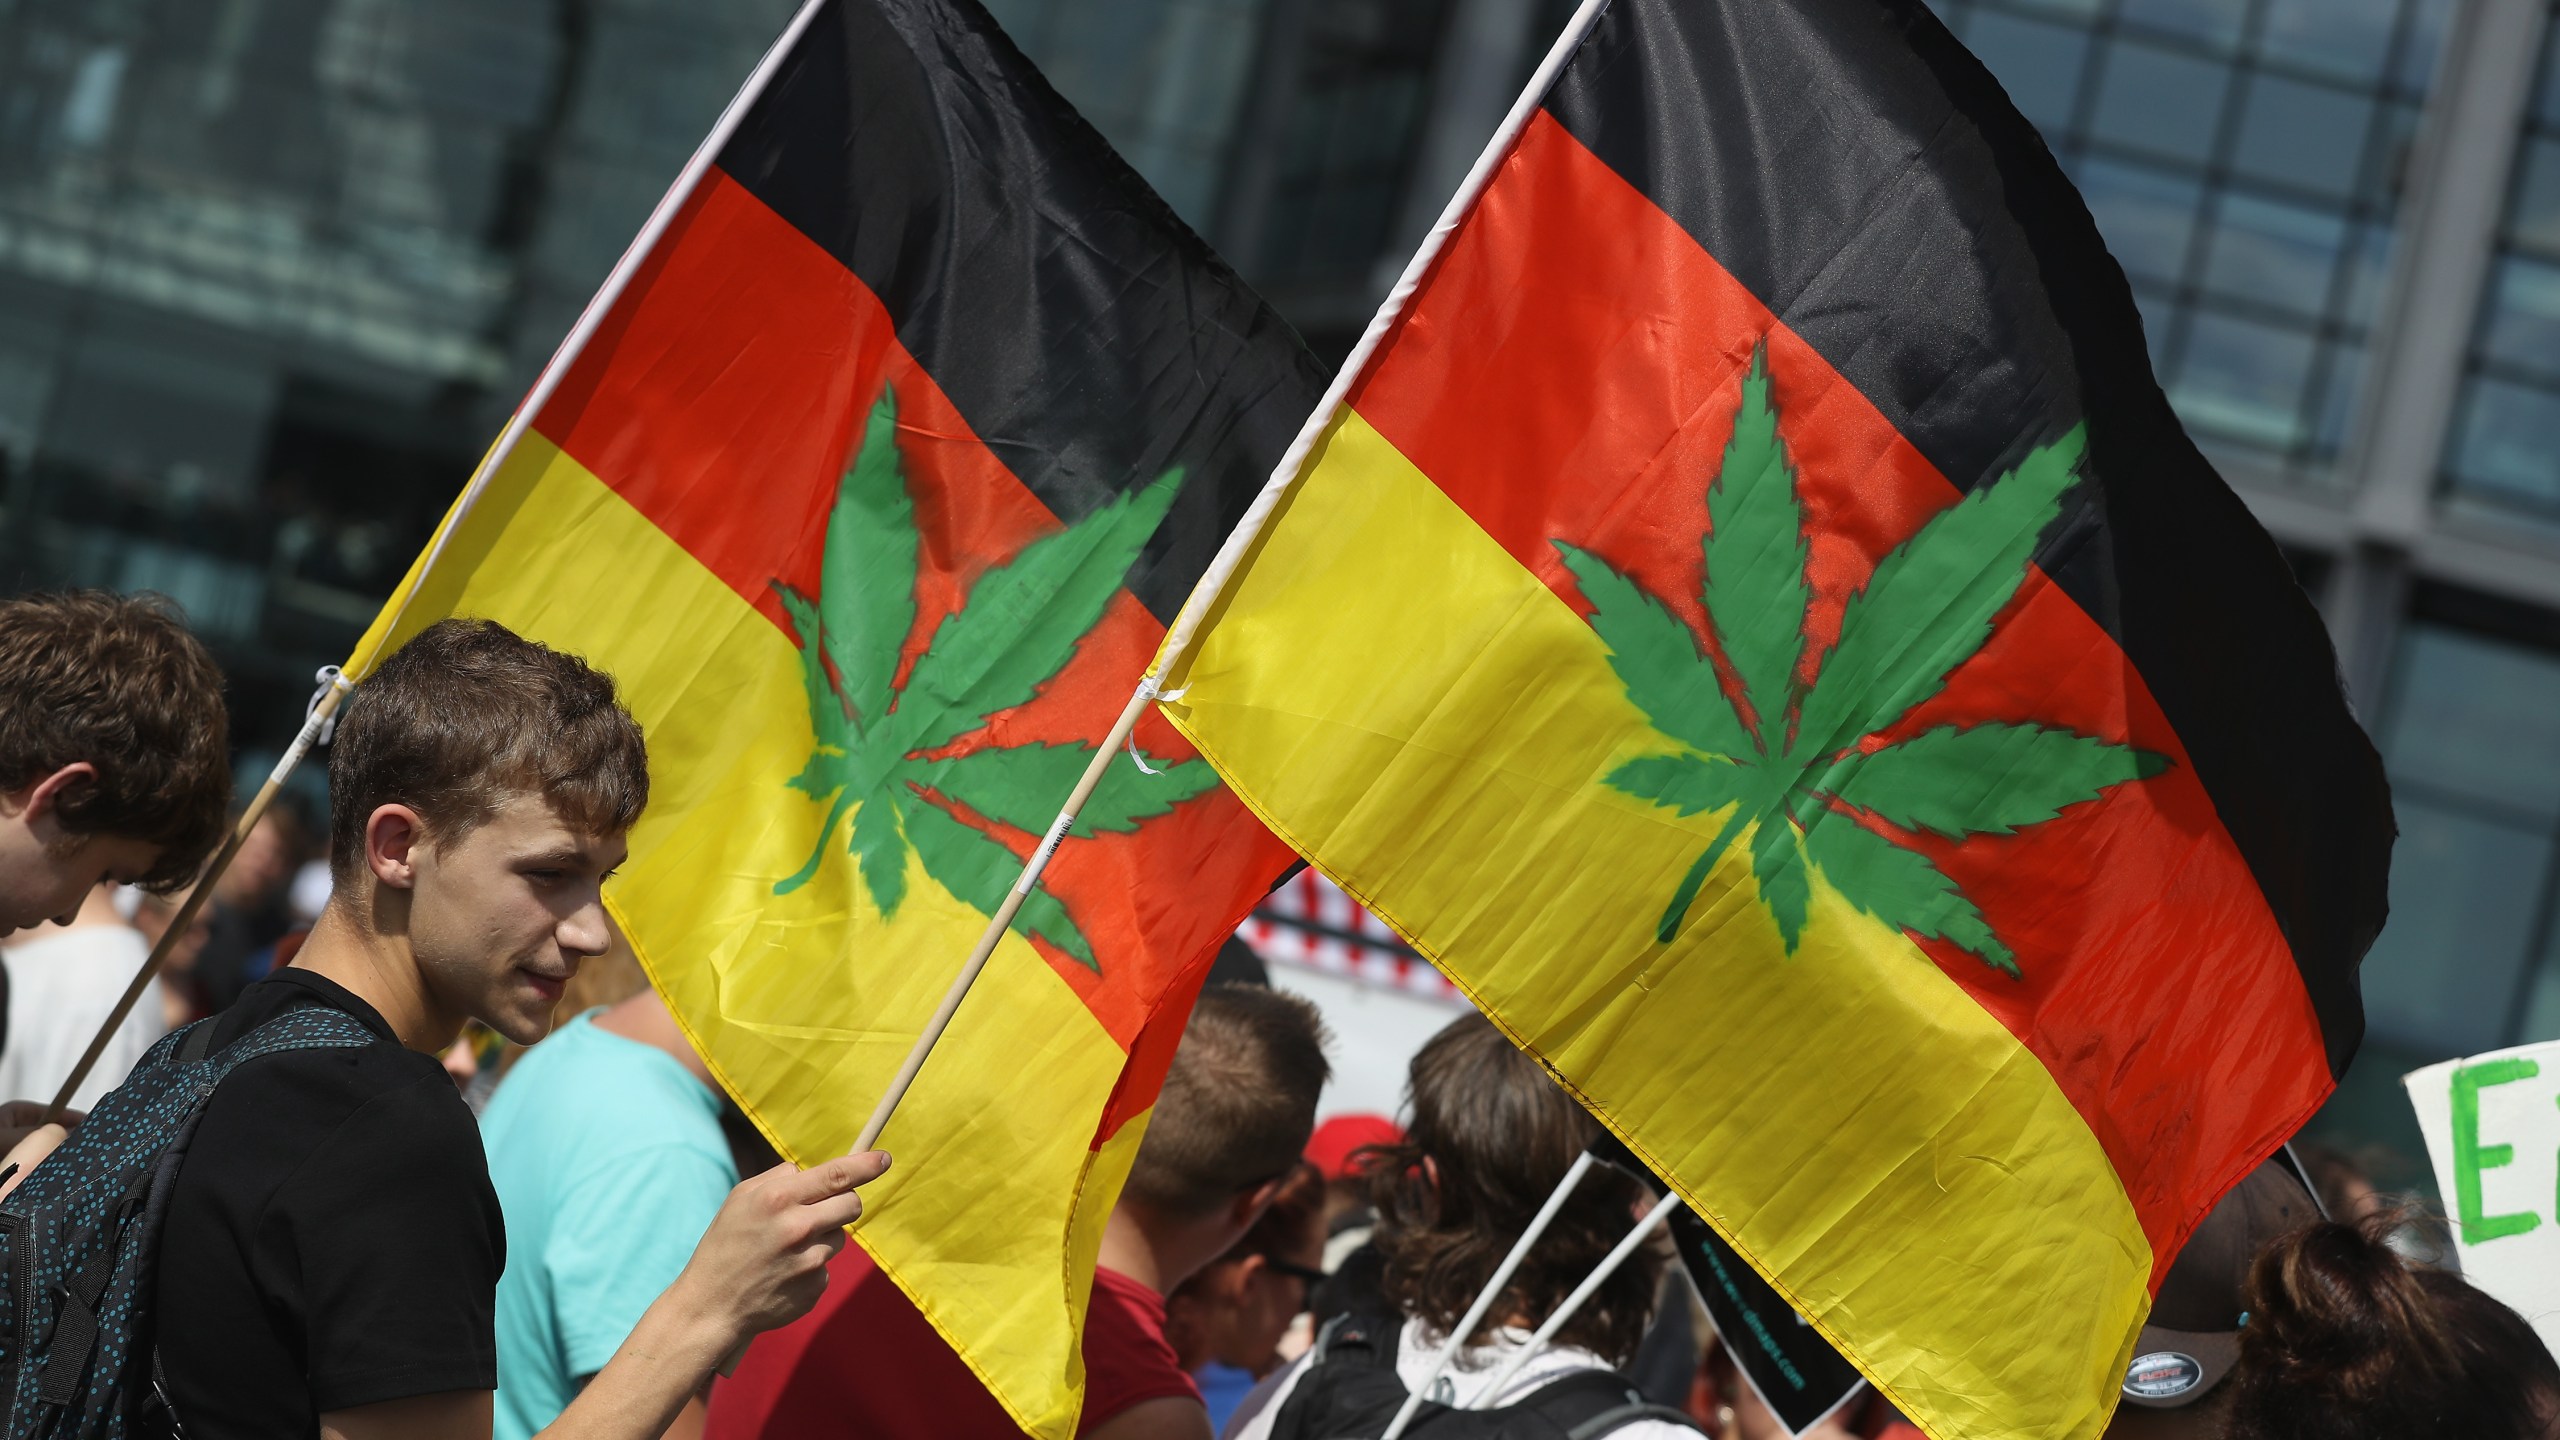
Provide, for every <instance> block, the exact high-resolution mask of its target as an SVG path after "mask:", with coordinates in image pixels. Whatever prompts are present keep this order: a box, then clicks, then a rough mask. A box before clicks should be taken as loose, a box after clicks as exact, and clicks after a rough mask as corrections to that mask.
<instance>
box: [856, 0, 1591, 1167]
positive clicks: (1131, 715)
mask: <svg viewBox="0 0 2560 1440" xmlns="http://www.w3.org/2000/svg"><path fill="white" fill-rule="evenodd" d="M1608 8H1609V0H1582V4H1581V5H1580V7H1579V8H1577V9H1576V10H1575V11H1574V12H1573V18H1572V19H1571V20H1569V21H1567V22H1566V24H1565V27H1564V31H1563V33H1562V34H1559V35H1558V36H1556V42H1555V44H1554V45H1552V46H1550V47H1548V50H1547V55H1546V58H1545V59H1544V60H1542V61H1540V62H1539V64H1538V68H1537V70H1536V72H1535V73H1533V74H1532V75H1531V76H1530V77H1529V83H1528V84H1527V85H1526V86H1525V87H1523V88H1522V90H1521V92H1520V97H1519V98H1518V99H1516V100H1514V101H1512V102H1511V111H1510V113H1509V114H1507V115H1505V116H1503V117H1502V124H1501V126H1500V128H1498V129H1496V130H1495V131H1494V132H1493V138H1492V139H1491V140H1489V141H1487V142H1485V147H1484V150H1483V152H1482V153H1480V154H1479V155H1477V156H1476V163H1475V164H1474V165H1473V166H1472V167H1470V168H1469V169H1468V171H1467V177H1466V179H1465V180H1464V181H1463V182H1461V183H1460V184H1459V186H1458V191H1457V193H1456V194H1454V195H1452V196H1450V197H1449V203H1448V205H1447V206H1445V207H1444V208H1443V209H1442V210H1441V212H1440V219H1439V222H1438V223H1437V224H1434V225H1433V226H1432V227H1431V233H1430V234H1429V235H1427V236H1425V237H1424V238H1423V241H1422V247H1421V248H1420V249H1418V250H1416V251H1414V252H1413V258H1412V259H1411V260H1408V261H1406V262H1405V267H1404V273H1403V274H1402V275H1400V276H1398V277H1397V278H1396V283H1395V288H1394V289H1392V290H1389V291H1388V292H1387V298H1386V301H1385V303H1383V304H1381V305H1380V306H1379V307H1378V313H1377V314H1375V315H1373V316H1371V317H1370V319H1369V328H1368V329H1367V330H1366V331H1364V332H1362V334H1361V336H1360V343H1359V344H1358V345H1356V346H1353V347H1352V350H1351V354H1350V356H1349V358H1347V359H1345V360H1344V361H1343V362H1342V369H1341V370H1340V371H1339V372H1337V373H1336V374H1335V375H1334V377H1333V383H1332V384H1330V385H1328V386H1326V387H1325V392H1324V395H1323V397H1322V398H1320V399H1319V400H1317V402H1316V408H1315V409H1314V411H1313V412H1312V413H1310V414H1309V415H1308V416H1307V421H1306V423H1305V424H1304V425H1301V426H1300V427H1298V433H1297V435H1296V437H1295V438H1293V439H1292V440H1291V441H1290V442H1289V448H1288V449H1287V450H1286V451H1284V452H1282V454H1281V456H1280V463H1279V464H1278V465H1276V466H1274V467H1273V468H1272V471H1271V478H1270V479H1269V480H1267V481H1265V482H1264V483H1263V487H1262V490H1261V491H1260V493H1258V494H1256V495H1255V496H1254V498H1253V503H1252V505H1250V506H1249V507H1247V508H1246V510H1245V513H1244V517H1243V518H1242V519H1241V520H1239V521H1237V522H1236V528H1235V529H1234V530H1232V531H1230V532H1229V533H1228V535H1227V540H1226V543H1225V544H1224V545H1221V546H1220V547H1218V553H1217V555H1216V556H1215V557H1213V558H1212V559H1211V560H1210V562H1209V568H1208V569H1206V570H1204V571H1202V572H1201V575H1200V579H1199V582H1198V583H1197V584H1195V585H1193V586H1192V588H1191V595H1190V598H1189V599H1187V600H1185V601H1183V603H1182V610H1181V612H1180V613H1179V614H1177V615H1175V616H1174V619H1173V624H1172V626H1171V627H1170V628H1168V629H1167V630H1166V631H1165V637H1164V644H1163V645H1162V646H1161V647H1160V648H1158V650H1157V651H1156V659H1155V663H1154V664H1153V665H1152V666H1150V667H1149V670H1148V673H1147V676H1146V678H1145V679H1143V680H1141V681H1140V682H1139V683H1138V688H1137V690H1136V692H1135V693H1133V694H1131V695H1130V697H1129V703H1128V705H1127V706H1126V707H1125V708H1123V709H1122V711H1121V713H1120V718H1119V720H1118V721H1117V722H1116V723H1114V724H1113V726H1112V728H1111V733H1110V736H1109V738H1107V739H1106V740H1104V741H1103V743H1102V745H1101V747H1100V748H1098V749H1096V750H1095V751H1094V752H1093V759H1092V761H1091V763H1089V764H1087V765H1086V766H1085V772H1084V774H1083V776H1082V777H1081V778H1079V779H1078V780H1077V781H1076V787H1075V792H1074V793H1073V794H1072V795H1071V796H1070V797H1069V798H1068V800H1067V804H1066V807H1065V808H1064V809H1062V810H1060V811H1059V812H1058V818H1057V819H1056V820H1054V821H1052V822H1051V823H1050V826H1049V829H1048V831H1047V834H1046V836H1045V837H1044V838H1043V839H1042V840H1041V842H1040V845H1039V848H1037V849H1035V850H1033V851H1032V852H1031V858H1030V859H1029V860H1028V861H1027V862H1025V863H1024V865H1023V867H1022V878H1021V879H1020V880H1019V881H1017V882H1015V884H1014V887H1013V892H1012V893H1011V894H1010V895H1008V896H1006V897H1005V903H1004V904H1003V906H1002V907H1000V908H999V909H998V911H997V913H996V914H995V915H993V916H990V917H989V918H988V921H987V927H986V930H985V931H984V933H982V934H981V935H980V936H979V937H978V943H977V945H976V946H975V947H973V948H972V949H971V950H970V952H969V958H968V959H967V961H966V962H964V963H963V964H962V966H961V968H960V973H959V974H958V975H957V976H956V977H954V978H953V980H952V982H951V986H950V988H949V989H948V990H946V991H945V992H944V993H943V997H942V1003H941V1005H940V1006H939V1007H937V1008H936V1009H935V1011H934V1013H933V1018H932V1019H931V1020H930V1021H928V1022H927V1023H926V1025H925V1028H924V1031H923V1033H922V1034H920V1035H918V1036H917V1037H916V1042H915V1045H914V1046H913V1047H912V1048H911V1049H909V1050H908V1052H907V1058H906V1063H905V1064H903V1065H901V1066H900V1067H899V1069H898V1074H897V1078H896V1079H894V1080H892V1081H891V1082H890V1084H889V1088H888V1090H887V1091H886V1092H885V1093H884V1094H882V1095H881V1097H880V1103H879V1105H878V1106H876V1107H875V1108H874V1109H873V1110H872V1112H871V1118H870V1120H869V1121H867V1122H866V1123H865V1124H864V1125H863V1127H862V1134H861V1138H859V1139H858V1140H856V1141H855V1142H854V1147H853V1148H854V1150H855V1151H856V1152H857V1153H859V1152H861V1151H863V1150H867V1149H870V1148H871V1147H872V1145H874V1144H875V1143H877V1142H878V1141H879V1139H880V1132H881V1131H882V1130H883V1129H885V1128H886V1127H887V1126H888V1123H889V1117H890V1115H892V1114H893V1113H895V1112H896V1110H897V1108H898V1102H899V1101H900V1100H901V1099H903V1098H905V1096H906V1093H907V1088H908V1086H910V1085H912V1084H913V1083H914V1082H915V1077H916V1074H917V1072H919V1071H921V1070H922V1069H923V1068H924V1062H925V1057H926V1056H928V1055H930V1054H932V1053H933V1047H934V1044H935V1042H936V1041H939V1040H940V1039H941V1038H942V1032H943V1031H944V1030H945V1029H947V1028H948V1027H949V1026H950V1024H951V1017H952V1016H954V1015H956V1014H958V1013H959V1010H960V1002H961V1001H962V1000H963V999H965V998H967V996H968V993H969V987H970V986H971V985H972V984H974V983H975V982H976V981H977V978H978V973H979V972H980V971H981V970H984V969H985V968H986V964H987V957H988V956H990V955H992V954H994V953H995V948H996V944H997V942H999V941H1001V940H1002V939H1003V938H1004V931H1005V927H1006V926H1007V925H1009V924H1011V923H1012V922H1013V915H1014V911H1015V910H1017V909H1019V908H1020V907H1021V904H1022V900H1023V897H1025V896H1027V895H1029V894H1030V893H1031V888H1032V887H1033V886H1034V885H1037V884H1038V883H1039V882H1040V872H1041V871H1043V870H1045V869H1046V868H1048V864H1049V857H1050V856H1051V855H1052V854H1054V853H1055V852H1056V850H1057V848H1058V839H1059V837H1060V836H1062V835H1064V834H1066V833H1067V831H1068V830H1069V829H1070V828H1072V827H1073V826H1074V825H1075V822H1076V814H1077V812H1078V811H1080V810H1082V809H1083V808H1084V802H1085V800H1086V798H1087V797H1088V796H1090V795H1092V794H1093V790H1094V787H1095V786H1096V785H1098V784H1100V783H1101V781H1102V776H1103V772H1104V771H1106V770H1108V769H1109V768H1110V766H1111V762H1112V760H1113V759H1114V758H1116V756H1117V753H1118V751H1119V749H1120V747H1121V746H1122V745H1123V744H1124V743H1126V742H1127V741H1128V738H1129V734H1130V731H1131V730H1132V729H1134V728H1135V727H1136V725H1137V723H1138V719H1139V717H1140V716H1141V715H1143V714H1145V713H1146V708H1147V706H1148V705H1150V704H1152V703H1154V702H1155V701H1156V700H1159V699H1170V698H1172V697H1173V696H1175V695H1179V694H1180V693H1181V692H1180V691H1179V690H1168V689H1165V688H1162V682H1163V680H1164V679H1165V678H1166V677H1168V676H1171V675H1173V674H1174V673H1175V671H1176V669H1177V667H1178V666H1179V665H1180V663H1181V661H1182V659H1183V657H1184V656H1185V655H1186V654H1187V653H1188V652H1189V650H1190V648H1191V642H1192V639H1193V638H1194V637H1195V636H1196V635H1197V634H1198V633H1199V629H1200V623H1201V620H1202V619H1203V617H1205V616H1206V615H1207V614H1208V612H1209V611H1210V609H1211V608H1213V607H1214V606H1215V605H1216V604H1217V601H1218V597H1219V596H1220V595H1221V594H1223V593H1224V592H1225V590H1226V587H1227V583H1228V582H1229V581H1230V580H1231V579H1233V578H1234V575H1235V572H1236V568H1237V567H1238V566H1239V565H1241V564H1242V563H1243V561H1244V557H1245V553H1246V552H1247V551H1249V550H1250V549H1252V547H1253V542H1254V541H1255V540H1256V539H1258V538H1260V536H1261V534H1262V531H1263V528H1264V527H1265V526H1267V525H1269V524H1270V523H1271V517H1272V516H1273V515H1274V514H1276V513H1278V511H1279V508H1280V502H1281V500H1282V499H1284V498H1286V496H1287V495H1288V493H1289V491H1290V490H1291V489H1292V488H1293V487H1294V486H1296V484H1297V483H1298V480H1299V478H1300V475H1299V472H1300V471H1301V470H1303V469H1305V468H1306V463H1307V457H1308V456H1309V455H1310V454H1312V453H1313V452H1314V450H1315V447H1316V442H1317V441H1319V440H1321V439H1323V438H1324V432H1325V431H1326V430H1327V429H1328V428H1329V427H1331V425H1332V424H1333V417H1334V415H1335V414H1336V413H1337V412H1339V411H1340V410H1341V409H1342V405H1343V401H1344V400H1345V398H1346V397H1348V396H1349V395H1350V393H1351V387H1352V385H1353V384H1354V383H1356V382H1357V381H1358V380H1359V378H1360V374H1361V372H1362V371H1364V370H1366V369H1367V368H1368V366H1369V362H1370V360H1371V359H1373V358H1375V357H1376V355H1377V353H1378V347H1379V346H1381V345H1383V344H1384V343H1385V342H1386V338H1387V332H1388V331H1390V330H1392V329H1394V328H1395V323H1396V319H1397V317H1399V316H1400V315H1402V314H1403V313H1404V307H1405V306H1406V304H1407V303H1409V302H1410V301H1411V300H1412V299H1413V296H1414V292H1416V291H1418V290H1420V289H1421V288H1422V278H1423V276H1425V275H1426V274H1428V273H1429V272H1430V270H1431V266H1432V264H1433V262H1435V261H1437V260H1438V259H1439V258H1440V253H1441V251H1443V250H1445V249H1447V248H1448V244H1449V237H1450V236H1452V235H1454V234H1456V233H1457V229H1458V226H1459V224H1460V222H1462V221H1464V220H1465V219H1466V218H1467V214H1468V212H1469V211H1471V210H1473V209H1474V208H1475V203H1476V201H1477V200H1478V199H1479V198H1481V197H1482V196H1483V194H1484V192H1485V188H1486V187H1487V186H1488V185H1490V184H1491V183H1492V182H1493V174H1494V172H1495V171H1496V170H1498V169H1500V168H1501V166H1502V162H1503V160H1504V159H1505V158H1507V157H1508V156H1509V155H1510V154H1511V148H1512V146H1513V145H1515V144H1516V143H1518V141H1519V139H1520V132H1522V131H1523V130H1526V129H1527V128H1528V127H1529V120H1530V118H1531V117H1532V116H1534V115H1536V114H1537V112H1538V106H1539V104H1540V102H1542V101H1543V100H1545V98H1546V94H1547V90H1548V88H1549V87H1551V86H1552V85H1553V84H1554V83H1555V78H1556V76H1557V75H1559V74H1561V73H1563V70H1564V67H1565V65H1566V64H1567V63H1568V62H1569V61H1571V60H1572V59H1573V52H1574V51H1576V50H1578V49H1580V48H1581V47H1582V41H1583V38H1584V37H1585V36H1587V35H1589V34H1590V33H1591V27H1592V26H1593V25H1594V24H1596V23H1598V21H1599V19H1600V14H1601V12H1602V11H1604V10H1606V9H1608Z"/></svg>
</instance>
